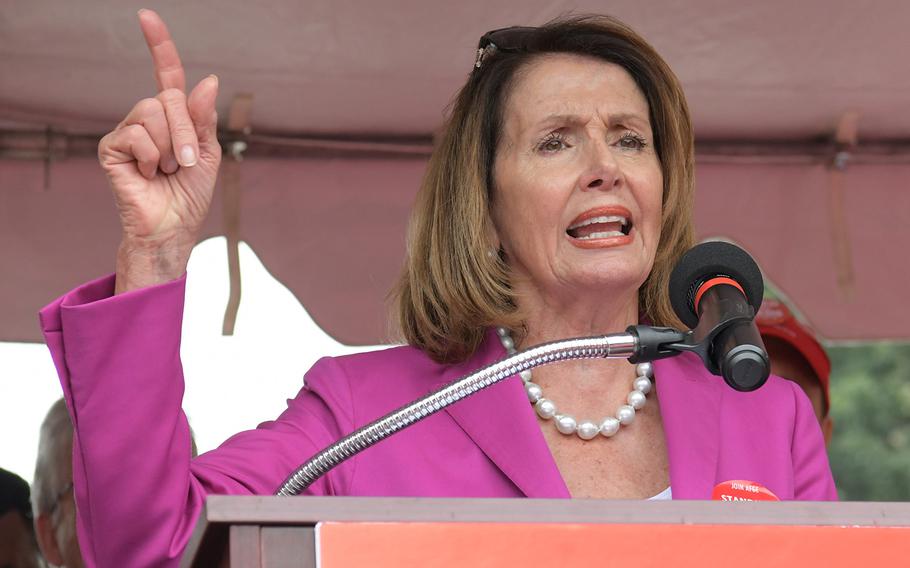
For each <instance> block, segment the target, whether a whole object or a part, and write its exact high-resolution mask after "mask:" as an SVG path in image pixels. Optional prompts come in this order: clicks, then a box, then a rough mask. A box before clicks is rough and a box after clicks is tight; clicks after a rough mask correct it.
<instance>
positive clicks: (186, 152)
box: [180, 146, 196, 166]
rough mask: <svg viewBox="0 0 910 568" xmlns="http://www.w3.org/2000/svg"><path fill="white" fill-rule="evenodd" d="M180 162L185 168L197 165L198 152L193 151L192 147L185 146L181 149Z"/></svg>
mask: <svg viewBox="0 0 910 568" xmlns="http://www.w3.org/2000/svg"><path fill="white" fill-rule="evenodd" d="M180 161H181V162H182V163H183V165H184V166H195V165H196V152H195V151H193V147H192V146H184V147H183V148H181V149H180Z"/></svg>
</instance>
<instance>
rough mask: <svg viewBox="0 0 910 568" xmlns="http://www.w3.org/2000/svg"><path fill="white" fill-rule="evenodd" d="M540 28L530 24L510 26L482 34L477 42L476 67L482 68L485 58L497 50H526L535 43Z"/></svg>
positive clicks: (511, 51)
mask: <svg viewBox="0 0 910 568" xmlns="http://www.w3.org/2000/svg"><path fill="white" fill-rule="evenodd" d="M537 32H538V28H534V27H529V26H510V27H508V28H500V29H498V30H493V31H490V32H487V33H485V34H483V36H481V38H480V41H479V42H478V43H477V59H476V60H475V61H474V69H480V66H481V65H483V62H484V60H485V59H487V58H489V57H490V56H491V55H493V54H494V53H496V52H497V51H502V52H504V53H519V52H522V51H525V50H527V49H528V47H530V46H531V45H532V43H533V39H534V36H535V35H536V34H537Z"/></svg>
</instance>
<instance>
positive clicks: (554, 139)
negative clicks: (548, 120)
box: [537, 136, 566, 154]
mask: <svg viewBox="0 0 910 568" xmlns="http://www.w3.org/2000/svg"><path fill="white" fill-rule="evenodd" d="M565 147H566V141H565V140H563V139H562V138H561V137H558V136H550V137H548V138H546V139H544V141H543V142H541V143H540V145H539V146H538V147H537V149H538V150H540V151H541V152H545V153H550V154H552V153H554V152H558V151H560V150H562V149H563V148H565Z"/></svg>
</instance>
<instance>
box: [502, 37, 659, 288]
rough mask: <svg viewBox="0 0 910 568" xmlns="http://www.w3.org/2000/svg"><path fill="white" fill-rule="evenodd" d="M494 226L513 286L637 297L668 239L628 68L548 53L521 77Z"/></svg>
mask: <svg viewBox="0 0 910 568" xmlns="http://www.w3.org/2000/svg"><path fill="white" fill-rule="evenodd" d="M493 176H494V183H495V189H494V195H493V220H494V225H495V227H496V232H497V234H496V236H497V238H498V239H499V241H500V244H501V246H502V248H503V250H504V251H505V254H506V261H507V262H508V263H509V265H510V267H511V268H512V273H513V275H514V278H515V281H514V284H515V285H516V288H517V289H519V290H521V289H522V286H527V285H530V286H531V287H532V288H534V289H536V290H537V291H538V292H539V293H542V294H544V295H547V294H553V293H555V294H562V295H565V294H577V293H579V292H583V291H584V290H585V289H590V290H597V291H599V292H601V293H602V292H604V291H606V290H611V291H613V292H618V293H621V292H626V291H629V292H632V291H637V289H638V287H639V286H641V284H642V283H643V282H644V281H645V279H646V278H647V276H648V273H649V272H650V271H651V266H652V265H653V263H654V255H655V252H656V250H657V244H658V240H659V239H660V224H661V201H662V188H663V176H662V174H661V169H660V162H659V160H658V158H657V153H656V151H655V148H654V137H653V133H652V132H651V124H650V120H649V114H648V103H647V101H646V100H645V97H644V95H643V94H642V92H641V91H640V90H639V88H638V86H637V85H636V84H635V81H634V80H633V79H632V77H631V76H630V75H629V73H628V72H626V70H625V69H623V68H622V67H620V66H618V65H614V64H612V63H607V62H604V61H601V60H597V59H593V58H587V57H581V56H577V55H569V54H549V55H545V56H541V57H540V58H538V59H537V60H535V61H533V62H532V63H530V64H529V65H528V66H527V67H525V68H524V69H523V70H522V71H520V72H519V75H518V76H517V77H516V81H515V83H514V86H513V88H512V91H511V93H510V95H509V97H508V99H507V100H506V104H505V107H504V113H503V132H502V134H501V137H500V142H499V146H498V147H497V151H496V160H495V163H494V173H493Z"/></svg>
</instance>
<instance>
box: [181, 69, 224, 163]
mask: <svg viewBox="0 0 910 568" xmlns="http://www.w3.org/2000/svg"><path fill="white" fill-rule="evenodd" d="M217 98H218V76H217V75H209V76H208V77H206V78H205V79H203V80H201V81H199V84H198V85H196V87H195V88H193V91H192V92H191V93H190V96H189V98H188V99H187V107H188V110H189V111H190V118H191V119H192V120H193V124H194V125H195V126H196V137H197V138H198V139H199V153H200V154H215V152H216V151H217V150H216V147H217V148H218V149H220V146H219V145H218V114H217V113H216V112H215V100H216V99H217Z"/></svg>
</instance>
